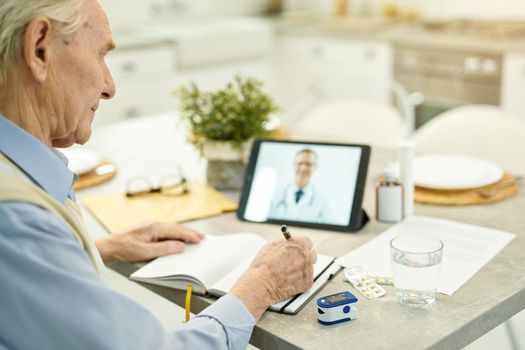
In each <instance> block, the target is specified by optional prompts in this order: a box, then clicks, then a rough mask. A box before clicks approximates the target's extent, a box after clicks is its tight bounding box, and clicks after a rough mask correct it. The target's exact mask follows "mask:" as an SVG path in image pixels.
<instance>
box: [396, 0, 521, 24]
mask: <svg viewBox="0 0 525 350" xmlns="http://www.w3.org/2000/svg"><path fill="white" fill-rule="evenodd" d="M395 3H396V4H397V3H399V4H410V5H413V6H415V7H416V8H419V10H420V12H421V13H422V14H423V16H424V17H430V18H468V19H517V20H525V0H395Z"/></svg>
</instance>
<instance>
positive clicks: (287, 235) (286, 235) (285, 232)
mask: <svg viewBox="0 0 525 350" xmlns="http://www.w3.org/2000/svg"><path fill="white" fill-rule="evenodd" d="M281 232H282V233H283V236H284V238H286V239H289V238H291V237H292V234H291V233H290V231H288V227H286V225H281Z"/></svg>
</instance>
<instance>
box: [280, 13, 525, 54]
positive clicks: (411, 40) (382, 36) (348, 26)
mask: <svg viewBox="0 0 525 350" xmlns="http://www.w3.org/2000/svg"><path fill="white" fill-rule="evenodd" d="M271 21H272V22H273V23H274V25H275V29H276V32H277V33H278V34H286V35H298V36H304V35H308V36H320V37H326V36H330V37H332V38H342V39H344V38H352V39H357V40H382V41H390V42H392V43H393V44H394V45H399V46H405V45H406V46H411V47H414V46H416V47H421V48H424V49H453V50H460V51H469V52H471V51H479V52H484V53H492V54H501V53H503V52H509V51H512V52H525V22H515V23H504V22H500V23H493V24H491V23H489V22H485V23H483V22H461V21H457V22H456V21H455V22H451V25H450V27H449V28H448V29H447V28H443V26H441V29H440V28H439V27H440V25H439V24H438V25H432V22H425V21H412V22H406V21H405V22H401V21H394V20H388V19H381V18H370V19H365V18H362V19H357V18H356V19H354V18H316V17H296V18H294V17H275V18H273V19H271ZM445 25H446V24H445ZM469 25H470V26H471V27H468V26H469ZM491 25H493V28H491ZM436 27H438V28H436ZM462 28H465V29H466V30H465V31H466V32H467V33H466V34H465V33H464V32H462V30H461V29H462ZM476 29H479V30H476ZM476 32H477V33H476ZM506 33H507V34H506Z"/></svg>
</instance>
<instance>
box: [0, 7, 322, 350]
mask: <svg viewBox="0 0 525 350" xmlns="http://www.w3.org/2000/svg"><path fill="white" fill-rule="evenodd" d="M113 46H114V44H113V40H112V35H111V31H110V27H109V24H108V22H107V18H106V16H105V14H104V12H103V10H102V9H101V7H100V5H99V4H98V2H97V1H96V0H2V1H1V2H0V280H1V285H0V305H1V307H0V310H1V311H0V313H1V317H0V348H16V349H78V348H81V349H174V348H177V349H178V348H181V349H182V348H184V349H211V348H213V349H219V348H229V349H241V348H245V347H246V345H247V342H248V339H249V337H250V334H251V331H252V329H253V326H254V324H255V322H256V320H258V319H259V318H260V317H261V315H262V313H263V312H264V311H265V310H266V308H267V307H268V306H269V305H271V304H272V303H275V302H278V301H280V300H283V299H285V298H288V297H290V296H292V295H294V294H297V293H300V292H303V291H305V290H307V289H308V288H309V287H310V286H311V285H312V275H313V272H312V271H313V263H314V262H315V260H316V254H315V252H314V251H313V250H312V249H311V248H312V244H311V242H310V241H309V240H308V239H307V238H301V237H295V238H292V239H290V240H287V241H285V240H280V241H275V242H271V243H269V244H267V245H266V246H265V247H264V248H262V249H261V251H260V252H259V254H258V255H257V257H256V258H255V259H254V261H253V262H252V264H251V265H250V267H249V268H248V269H247V270H246V272H245V273H244V275H243V276H242V277H241V278H240V279H239V281H237V283H236V284H235V286H234V287H233V288H232V290H231V291H229V293H228V295H226V296H224V297H223V298H221V299H219V300H218V301H217V302H216V303H214V304H213V305H212V306H210V307H209V308H207V309H206V310H204V311H203V312H202V313H200V314H199V315H197V316H196V317H195V318H194V319H193V320H192V321H190V322H189V323H188V324H187V325H185V326H184V327H183V328H182V329H180V330H178V331H176V332H174V333H166V332H165V330H164V329H163V328H162V326H161V325H160V324H159V322H158V321H157V320H156V319H155V318H154V317H153V316H152V315H151V314H149V313H148V311H147V310H145V309H144V308H142V307H141V306H140V305H137V304H135V303H134V302H132V301H131V300H129V299H127V298H125V297H124V296H121V295H119V294H117V293H116V292H114V291H112V290H111V289H110V287H109V286H108V285H107V283H106V282H105V281H104V279H103V278H102V277H101V275H103V271H104V265H103V263H102V261H110V260H124V261H137V260H144V259H149V258H152V257H155V256H158V255H163V254H168V253H173V252H178V251H181V250H182V249H183V248H184V244H186V243H194V244H197V243H198V242H199V241H200V240H201V239H202V237H203V236H202V235H201V234H200V233H197V232H195V231H192V230H190V229H188V228H185V227H182V226H179V225H167V224H150V225H146V226H143V227H139V228H135V229H133V230H130V231H129V232H125V233H122V234H119V235H114V236H111V237H109V238H107V239H103V240H100V241H98V242H96V245H95V244H94V242H93V241H92V240H91V239H90V237H89V235H88V234H87V233H86V232H85V229H84V225H83V223H82V220H81V217H80V215H79V213H78V208H77V206H76V204H75V195H74V193H73V191H72V184H73V182H74V175H73V174H72V173H71V172H70V171H69V170H68V169H67V167H66V164H65V162H64V159H63V158H62V157H61V154H59V152H57V151H54V150H53V149H52V148H51V147H67V146H70V145H72V144H74V143H80V144H83V143H85V142H86V141H87V140H88V139H89V137H90V134H91V123H92V121H93V117H94V114H95V111H96V110H97V107H98V104H99V101H100V99H110V98H111V97H112V96H113V95H114V94H115V87H114V84H113V80H112V78H111V75H110V72H109V71H108V68H107V66H106V64H105V62H104V56H105V55H106V53H107V52H108V51H109V50H111V48H113Z"/></svg>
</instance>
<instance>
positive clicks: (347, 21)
mask: <svg viewBox="0 0 525 350" xmlns="http://www.w3.org/2000/svg"><path fill="white" fill-rule="evenodd" d="M102 3H103V6H104V7H105V8H106V10H107V12H108V14H109V17H110V21H111V23H112V27H113V31H114V35H115V40H116V43H117V46H118V49H117V50H116V51H115V52H113V53H112V54H111V55H110V56H109V57H108V60H107V62H108V64H109V66H110V68H111V70H112V72H113V75H114V79H115V81H116V83H117V86H118V94H117V97H116V98H115V99H114V100H113V101H112V102H111V103H104V106H103V107H102V108H101V110H100V112H99V113H98V115H97V121H96V125H101V124H105V123H111V122H113V121H116V120H120V119H123V118H133V117H134V116H143V115H147V114H152V113H158V112H163V111H168V110H172V109H173V108H174V106H175V103H176V101H175V98H174V97H173V95H172V90H173V89H174V88H175V87H176V86H178V85H180V84H181V83H184V82H187V81H189V80H194V81H196V82H197V83H198V84H199V86H201V87H202V88H204V89H206V88H216V87H220V86H222V85H223V84H224V83H225V82H226V81H227V80H229V79H231V77H232V76H233V75H234V74H235V73H238V72H240V73H243V74H245V75H251V76H255V77H257V78H260V79H262V80H264V81H265V82H266V83H267V88H268V90H269V91H270V92H271V93H272V94H273V96H274V97H275V98H276V100H277V102H278V104H279V105H280V106H281V107H282V111H281V112H282V114H283V115H286V114H287V113H286V112H287V111H289V110H290V109H293V107H296V106H297V105H298V104H300V102H301V100H302V99H304V98H305V96H306V95H308V93H311V92H312V90H315V89H316V88H318V87H319V86H323V84H325V85H326V84H328V85H330V82H331V81H334V80H335V79H337V80H338V82H339V85H338V87H339V88H338V89H337V90H338V93H342V92H344V93H345V94H348V95H349V96H354V97H357V98H363V99H369V100H372V101H377V102H388V101H389V99H390V98H391V94H390V90H389V86H390V85H389V82H390V80H391V79H395V80H397V81H398V82H400V83H401V84H402V85H403V86H404V87H405V88H406V89H407V90H408V91H409V92H410V93H416V94H415V95H413V97H414V102H415V103H416V104H417V110H416V117H417V125H418V126H419V125H421V124H423V123H425V122H426V121H428V120H429V119H430V118H432V117H433V116H435V115H436V114H439V113H441V112H443V111H445V110H447V109H450V108H452V107H456V106H459V105H463V104H491V105H499V106H501V107H502V108H503V109H504V110H506V111H509V112H511V113H513V114H518V115H523V114H525V112H524V111H525V99H524V98H523V97H522V96H523V93H524V91H525V6H522V5H523V4H522V2H521V1H517V0H462V1H454V0H446V1H444V0H439V1H438V0H323V1H319V0H317V1H315V0H249V1H240V0H219V1H217V0H215V1H211V0H193V1H188V0H140V1H133V2H132V3H130V2H124V1H123V0H104V1H102ZM345 79H346V81H347V84H343V83H341V82H342V81H345Z"/></svg>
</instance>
